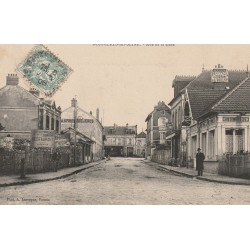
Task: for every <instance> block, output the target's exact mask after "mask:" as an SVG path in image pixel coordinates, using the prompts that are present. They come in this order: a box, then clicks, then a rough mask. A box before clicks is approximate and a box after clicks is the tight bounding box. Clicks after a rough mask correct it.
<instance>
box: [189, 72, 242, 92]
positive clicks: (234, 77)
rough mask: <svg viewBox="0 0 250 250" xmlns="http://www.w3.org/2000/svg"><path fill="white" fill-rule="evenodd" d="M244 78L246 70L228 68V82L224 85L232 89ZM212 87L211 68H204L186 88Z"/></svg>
mask: <svg viewBox="0 0 250 250" xmlns="http://www.w3.org/2000/svg"><path fill="white" fill-rule="evenodd" d="M245 78H246V72H245V71H244V70H240V71H236V70H229V71H228V83H226V86H228V87H229V88H230V89H232V88H234V87H235V86H236V85H237V84H239V83H240V82H241V81H243V80H244V79H245ZM213 87H214V83H212V82H211V70H205V71H204V72H202V73H201V74H200V75H199V76H197V77H196V78H195V79H194V80H193V81H191V82H190V83H189V84H188V85H187V88H188V89H197V88H198V89H211V88H213Z"/></svg>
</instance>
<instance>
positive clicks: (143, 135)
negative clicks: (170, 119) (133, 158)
mask: <svg viewBox="0 0 250 250" xmlns="http://www.w3.org/2000/svg"><path fill="white" fill-rule="evenodd" d="M136 138H146V134H145V133H144V132H143V131H142V132H141V133H140V134H138V135H137V136H136Z"/></svg>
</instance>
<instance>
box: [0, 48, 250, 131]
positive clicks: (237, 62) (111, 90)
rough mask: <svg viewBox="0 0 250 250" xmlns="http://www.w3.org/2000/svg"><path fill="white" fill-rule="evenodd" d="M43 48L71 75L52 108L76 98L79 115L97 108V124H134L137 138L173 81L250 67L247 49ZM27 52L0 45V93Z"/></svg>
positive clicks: (169, 95) (170, 94)
mask: <svg viewBox="0 0 250 250" xmlns="http://www.w3.org/2000/svg"><path fill="white" fill-rule="evenodd" d="M45 46H47V47H48V48H49V50H51V51H52V52H53V53H54V54H56V55H57V56H58V57H59V58H60V59H61V60H62V61H64V62H65V63H66V64H68V65H69V66H70V67H71V68H72V69H73V73H72V74H71V76H70V77H69V79H68V80H67V82H65V83H64V84H63V85H62V87H61V89H60V90H59V91H58V92H56V94H55V95H54V96H53V99H54V100H55V101H56V104H57V105H60V106H61V107H62V108H63V109H65V108H67V107H68V106H69V105H70V100H71V99H72V98H73V97H74V96H75V95H76V96H77V99H78V102H79V106H80V107H81V108H82V109H84V110H86V111H88V112H89V111H93V114H95V112H96V108H97V107H99V108H100V116H101V117H102V118H103V112H104V126H105V125H106V126H107V125H112V124H113V123H116V124H118V125H125V124H126V123H129V124H131V125H135V124H137V125H138V131H139V132H140V131H141V130H142V128H143V129H145V128H146V124H145V122H144V121H145V118H146V116H147V115H148V113H150V112H151V111H152V110H153V107H154V105H156V104H157V102H158V101H165V102H166V103H169V102H170V100H171V98H172V97H173V89H172V80H173V79H174V77H175V75H197V74H199V73H200V72H201V69H202V65H203V64H204V65H205V68H207V69H211V68H213V67H214V66H215V64H218V63H220V64H222V65H223V66H224V67H225V68H228V69H246V65H247V64H248V63H250V46H249V45H175V46H146V45H143V46H93V45H45ZM33 47H34V45H0V62H1V66H0V87H3V86H4V85H5V78H6V75H7V74H8V73H16V68H17V65H18V64H19V63H20V62H21V61H22V60H23V59H24V58H25V57H26V56H27V54H28V52H29V51H30V50H31V49H32V48H33ZM20 78H21V79H20V85H21V86H23V87H25V88H27V87H28V84H27V83H26V82H25V80H24V79H23V78H22V77H20Z"/></svg>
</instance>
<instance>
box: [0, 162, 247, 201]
mask: <svg viewBox="0 0 250 250" xmlns="http://www.w3.org/2000/svg"><path fill="white" fill-rule="evenodd" d="M0 203H1V204H36V205H43V204H76V205H80V204H86V205H87V204H98V205H99V204H100V205H104V204H110V205H112V204H122V205H132V204H136V205H143V204H148V205H153V204H159V205H165V204H166V205H167V204H170V205H171V204H180V205H181V204H183V205H186V204H215V205H218V204H239V205H241V204H250V186H240V185H227V184H219V183H211V182H206V181H202V180H197V179H196V178H187V177H184V176H179V175H177V174H173V173H169V172H167V171H163V170H161V169H160V168H158V167H157V164H155V163H151V162H145V161H144V159H141V158H112V159H111V160H110V161H107V162H105V163H103V164H100V165H97V166H94V167H92V168H89V169H87V170H84V171H82V172H80V173H78V174H75V175H72V176H70V177H68V178H66V179H60V180H56V181H48V182H44V183H38V184H30V185H24V186H12V187H6V188H1V189H0Z"/></svg>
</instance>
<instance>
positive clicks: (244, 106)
mask: <svg viewBox="0 0 250 250" xmlns="http://www.w3.org/2000/svg"><path fill="white" fill-rule="evenodd" d="M249 94H250V78H247V79H245V80H244V81H242V82H241V83H240V84H239V85H237V86H236V87H235V88H234V89H232V90H231V91H230V92H229V93H228V94H227V95H225V96H224V97H223V98H221V99H220V100H219V101H218V102H217V103H216V104H215V105H213V107H212V108H211V111H217V112H218V111H231V112H232V111H234V112H249V111H250V98H249Z"/></svg>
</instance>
